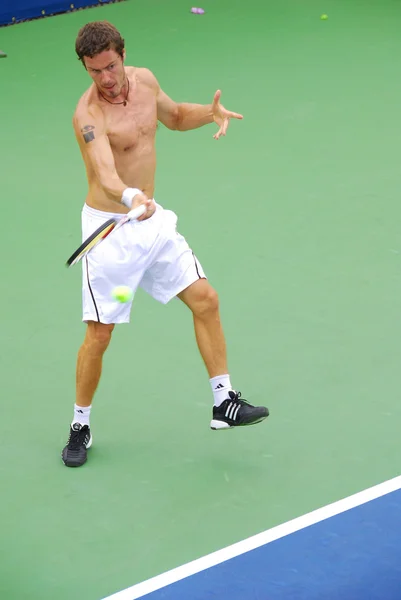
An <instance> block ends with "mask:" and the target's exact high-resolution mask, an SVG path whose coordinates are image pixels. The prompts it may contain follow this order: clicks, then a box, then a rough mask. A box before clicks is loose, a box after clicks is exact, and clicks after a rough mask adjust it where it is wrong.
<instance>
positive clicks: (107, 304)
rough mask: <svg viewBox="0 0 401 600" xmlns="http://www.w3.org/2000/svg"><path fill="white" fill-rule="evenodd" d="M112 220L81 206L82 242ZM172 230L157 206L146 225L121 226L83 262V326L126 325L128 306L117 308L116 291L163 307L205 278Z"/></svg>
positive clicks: (167, 214) (169, 215)
mask: <svg viewBox="0 0 401 600" xmlns="http://www.w3.org/2000/svg"><path fill="white" fill-rule="evenodd" d="M113 216H114V215H113V213H108V212H102V211H99V210H95V209H93V208H90V207H89V206H87V205H86V204H85V205H84V207H83V209H82V239H83V240H85V239H86V238H87V237H88V236H89V235H91V233H93V231H95V229H97V228H98V227H99V226H100V225H101V224H102V223H103V222H104V221H107V219H110V218H111V217H113ZM117 216H118V217H121V215H117ZM176 225H177V215H175V214H174V213H173V212H172V211H171V210H165V209H163V208H162V207H161V206H160V205H159V204H156V211H155V213H154V214H153V215H152V216H151V217H150V218H149V219H146V220H145V221H140V222H138V221H136V222H128V223H125V224H124V225H123V226H122V227H119V228H118V229H117V230H116V231H112V232H111V234H110V235H109V236H108V237H107V238H106V239H104V240H103V241H102V242H101V243H100V244H99V245H98V246H96V247H95V248H94V249H93V250H91V252H89V253H88V254H87V256H86V257H85V258H84V259H83V260H82V301H83V318H82V320H83V321H85V322H87V321H98V322H100V323H129V320H130V313H131V307H132V301H131V302H126V303H124V304H121V303H119V302H117V301H116V300H114V298H113V297H112V291H113V289H114V288H115V287H116V286H118V285H126V286H129V287H130V288H131V289H132V290H133V291H134V292H135V291H136V290H137V289H138V287H141V288H143V289H144V290H145V292H147V293H148V294H150V295H151V296H152V297H153V298H155V299H156V300H158V301H159V302H162V303H163V304H167V302H169V300H171V299H172V298H174V297H175V296H177V294H179V293H180V292H182V291H183V290H184V289H185V288H187V287H188V286H189V285H191V284H192V283H194V282H195V281H197V280H198V279H202V278H205V274H204V272H203V269H202V267H201V265H200V263H199V261H198V260H197V259H196V257H195V255H194V253H193V252H192V250H191V248H190V247H189V246H188V244H187V242H186V240H185V238H184V237H183V236H182V235H180V234H179V233H178V232H177V230H176Z"/></svg>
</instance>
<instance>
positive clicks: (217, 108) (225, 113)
mask: <svg viewBox="0 0 401 600" xmlns="http://www.w3.org/2000/svg"><path fill="white" fill-rule="evenodd" d="M220 98H221V91H220V90H217V92H216V93H215V95H214V98H213V103H212V112H213V120H214V122H215V123H216V124H217V125H218V126H219V130H218V132H217V133H215V134H214V136H213V137H214V139H215V140H218V139H219V138H220V137H221V136H222V135H226V133H227V129H228V125H229V123H230V119H243V118H244V117H243V116H242V115H240V114H238V113H235V112H232V111H231V110H227V109H226V108H224V106H223V105H222V104H220Z"/></svg>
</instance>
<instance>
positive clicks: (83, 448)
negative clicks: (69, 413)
mask: <svg viewBox="0 0 401 600" xmlns="http://www.w3.org/2000/svg"><path fill="white" fill-rule="evenodd" d="M91 445H92V435H91V430H90V429H89V427H88V426H87V425H81V423H73V424H72V425H71V426H70V437H69V438H68V442H67V445H66V447H65V448H64V450H63V452H62V454H61V456H62V459H63V463H64V464H65V466H66V467H80V466H81V465H83V464H84V463H86V458H87V450H88V449H89V448H90V447H91Z"/></svg>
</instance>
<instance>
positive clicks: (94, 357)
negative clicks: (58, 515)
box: [62, 321, 114, 467]
mask: <svg viewBox="0 0 401 600" xmlns="http://www.w3.org/2000/svg"><path fill="white" fill-rule="evenodd" d="M113 329H114V325H106V324H104V323H97V322H95V321H89V322H88V325H87V329H86V335H85V339H84V342H83V344H82V346H81V348H80V349H79V352H78V360H77V370H76V402H75V406H74V418H73V421H72V423H71V427H70V437H69V440H68V443H67V445H66V447H65V448H64V450H63V453H62V458H63V462H64V464H65V465H66V466H67V467H80V466H81V465H83V464H84V463H85V462H86V457H87V449H88V448H90V446H91V444H92V436H91V432H90V422H89V415H90V410H91V405H92V400H93V396H94V395H95V392H96V389H97V386H98V384H99V380H100V376H101V373H102V363H103V355H104V353H105V352H106V350H107V347H108V345H109V343H110V340H111V334H112V332H113Z"/></svg>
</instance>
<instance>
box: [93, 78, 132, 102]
mask: <svg viewBox="0 0 401 600" xmlns="http://www.w3.org/2000/svg"><path fill="white" fill-rule="evenodd" d="M127 85H128V89H127V95H126V97H125V100H123V101H122V102H110V100H107V98H105V97H104V96H103V94H102V92H101V91H100V90H99V94H100V95H101V97H102V98H103V100H106V102H108V103H109V104H123V105H124V106H127V101H128V94H129V79H128V78H127Z"/></svg>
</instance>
